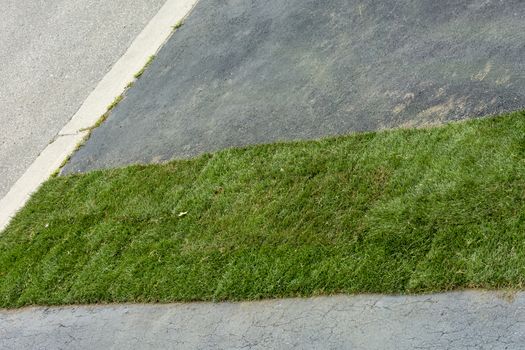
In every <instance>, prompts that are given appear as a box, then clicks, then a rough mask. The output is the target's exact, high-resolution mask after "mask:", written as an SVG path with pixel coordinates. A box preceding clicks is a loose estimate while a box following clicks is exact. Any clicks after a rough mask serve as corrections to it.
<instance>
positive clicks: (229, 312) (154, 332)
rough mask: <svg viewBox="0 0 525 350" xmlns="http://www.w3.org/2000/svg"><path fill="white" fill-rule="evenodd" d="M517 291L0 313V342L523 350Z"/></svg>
mask: <svg viewBox="0 0 525 350" xmlns="http://www.w3.org/2000/svg"><path fill="white" fill-rule="evenodd" d="M524 346H525V294H524V293H519V294H517V295H505V294H501V293H487V292H473V291H469V292H460V293H449V294H437V295H423V296H411V297H406V296H398V297H393V296H354V297H349V296H335V297H323V298H314V299H287V300H275V301H262V302H253V303H220V304H208V303H196V304H179V305H177V304H174V305H162V306H161V305H121V306H116V305H110V306H75V307H65V308H37V309H24V310H21V311H0V348H1V349H6V350H7V349H383V350H384V349H477V350H479V349H491V350H495V349H523V348H524Z"/></svg>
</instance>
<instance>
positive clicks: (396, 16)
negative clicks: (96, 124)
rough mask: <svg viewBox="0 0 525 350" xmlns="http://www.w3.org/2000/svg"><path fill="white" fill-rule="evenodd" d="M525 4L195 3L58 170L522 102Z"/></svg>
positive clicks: (401, 123)
mask: <svg viewBox="0 0 525 350" xmlns="http://www.w3.org/2000/svg"><path fill="white" fill-rule="evenodd" d="M524 57H525V1H522V0H447V1H435V0H399V1H391V0H378V1H362V0H323V1H319V0H270V1H268V0H251V1H239V0H224V1H214V0H200V1H199V3H198V4H197V6H196V7H195V9H194V10H193V11H192V13H191V14H190V16H189V17H188V18H187V20H186V21H185V24H184V25H183V26H182V28H180V29H179V30H177V32H176V33H175V34H174V35H173V36H172V37H171V39H170V40H169V41H168V42H167V43H166V45H165V46H164V47H163V48H162V50H161V51H160V52H159V54H158V55H157V57H156V59H155V60H154V61H153V63H152V65H151V66H150V67H149V69H148V70H147V71H146V72H145V74H144V75H143V76H142V77H141V79H140V80H139V81H138V82H137V84H136V85H135V86H134V87H133V88H132V89H131V90H129V91H128V93H127V94H126V97H125V99H124V100H123V101H122V102H121V103H120V104H119V105H118V106H117V107H116V108H115V109H114V110H113V112H112V113H111V115H110V116H109V118H108V120H107V121H106V122H105V123H104V124H103V125H102V126H101V127H100V128H98V129H96V130H95V131H94V132H93V133H92V136H91V139H90V140H89V141H88V142H87V143H86V145H85V146H84V147H83V148H81V149H80V150H79V151H78V152H77V153H76V154H75V155H74V156H73V157H72V159H71V161H70V163H69V164H68V165H66V167H65V170H64V172H65V173H68V172H77V171H89V170H93V169H98V168H110V167H115V166H123V165H127V164H132V163H150V162H159V161H166V160H170V159H174V158H186V157H192V156H195V155H198V154H200V153H204V152H210V151H215V150H219V149H223V148H228V147H237V146H244V145H250V144H258V143H269V142H274V141H281V140H297V139H312V138H318V137H324V136H328V135H337V134H346V133H350V132H354V131H363V130H376V129H384V128H392V127H412V126H426V125H433V124H439V123H443V122H447V121H452V120H460V119H466V118H473V117H481V116H485V115H491V114H498V113H502V112H507V111H513V110H517V109H522V108H525V74H524V72H525V60H524V59H523V58H524Z"/></svg>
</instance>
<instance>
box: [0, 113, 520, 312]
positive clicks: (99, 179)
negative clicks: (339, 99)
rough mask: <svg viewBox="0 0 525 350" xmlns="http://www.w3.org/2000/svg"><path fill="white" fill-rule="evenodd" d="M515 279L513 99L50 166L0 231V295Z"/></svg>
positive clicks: (80, 296) (263, 292)
mask: <svg viewBox="0 0 525 350" xmlns="http://www.w3.org/2000/svg"><path fill="white" fill-rule="evenodd" d="M182 213H186V214H185V215H183V214H182ZM524 282H525V113H522V112H521V113H514V114H512V115H508V116H503V117H496V118H488V119H483V120H475V121H470V122H464V123H454V124H449V125H446V126H444V127H439V128H431V129H417V130H394V131H384V132H378V133H363V134H356V135H351V136H345V137H338V138H331V139H323V140H320V141H310V142H295V143H283V144H275V145H263V146H255V147H248V148H243V149H232V150H226V151H222V152H218V153H215V154H211V155H204V156H201V157H198V158H196V159H192V160H185V161H175V162H171V163H168V164H162V165H150V166H132V167H128V168H123V169H116V170H106V171H96V172H92V173H88V174H84V175H73V176H66V177H57V178H53V179H51V180H49V181H48V182H46V183H45V184H44V185H43V187H42V188H41V189H40V190H39V191H38V193H36V194H35V195H34V196H33V197H32V199H31V200H30V201H29V203H28V204H27V205H26V207H25V208H24V209H23V210H22V211H21V212H20V213H19V214H18V215H17V216H16V217H15V219H14V220H13V222H12V223H11V225H10V226H9V227H8V228H7V230H6V231H5V232H4V233H3V234H2V235H0V306H2V307H18V306H23V305H30V304H69V303H95V302H170V301H190V300H225V299H230V300H240V299H259V298H274V297H286V296H311V295H318V294H331V293H362V292H383V293H418V292H430V291H445V290H450V289H456V288H471V287H482V288H522V287H523V284H524Z"/></svg>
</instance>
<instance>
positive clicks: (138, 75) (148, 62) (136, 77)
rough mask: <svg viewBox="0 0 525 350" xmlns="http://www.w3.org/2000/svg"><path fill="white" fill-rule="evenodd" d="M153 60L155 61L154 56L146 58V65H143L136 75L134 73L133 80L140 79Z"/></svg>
mask: <svg viewBox="0 0 525 350" xmlns="http://www.w3.org/2000/svg"><path fill="white" fill-rule="evenodd" d="M154 59H155V55H151V56H149V57H148V60H147V61H146V64H145V65H144V67H142V68H141V69H140V70H139V71H138V72H137V73H135V75H134V77H135V79H138V78H140V77H141V76H142V74H144V72H145V71H146V69H148V67H149V66H150V64H151V62H153V60H154Z"/></svg>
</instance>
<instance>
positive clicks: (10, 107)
mask: <svg viewBox="0 0 525 350" xmlns="http://www.w3.org/2000/svg"><path fill="white" fill-rule="evenodd" d="M164 2H165V0H112V1H104V0H75V1H71V0H39V1H32V0H23V1H19V0H0V8H1V9H2V19H1V20H0V62H1V64H0V198H1V197H3V196H4V195H5V194H6V193H7V192H8V190H9V188H10V186H11V185H13V184H14V183H15V182H16V180H17V179H18V178H19V177H20V176H21V175H22V174H23V173H24V171H25V170H26V169H27V168H28V166H29V165H30V164H31V163H32V162H33V161H34V160H35V158H36V157H37V156H38V154H39V153H40V152H41V151H42V150H43V149H44V148H45V147H46V146H47V145H48V143H50V142H51V141H52V140H53V138H54V137H55V135H56V134H57V133H58V131H59V130H60V129H61V128H62V127H63V126H64V125H65V124H66V122H67V121H68V120H69V119H70V118H71V117H72V116H73V115H74V114H75V112H76V111H77V110H78V108H79V107H80V105H81V104H82V102H83V101H84V100H85V99H86V97H87V96H88V95H89V93H90V92H91V91H92V90H93V89H94V88H95V86H96V85H97V83H98V82H99V81H100V80H101V79H102V77H103V76H104V75H105V74H106V73H107V72H108V71H109V70H110V68H111V66H112V65H113V64H114V63H115V62H116V61H117V60H118V59H119V58H120V56H122V54H123V53H124V52H125V51H126V49H127V48H128V47H129V45H130V44H131V42H132V41H133V40H134V39H135V37H136V36H137V34H138V33H140V31H141V30H142V29H143V28H144V26H145V25H146V24H147V23H148V22H149V20H150V19H151V18H152V17H153V16H154V15H155V14H156V13H157V11H158V10H159V8H160V7H161V6H162V5H163V3H164Z"/></svg>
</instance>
